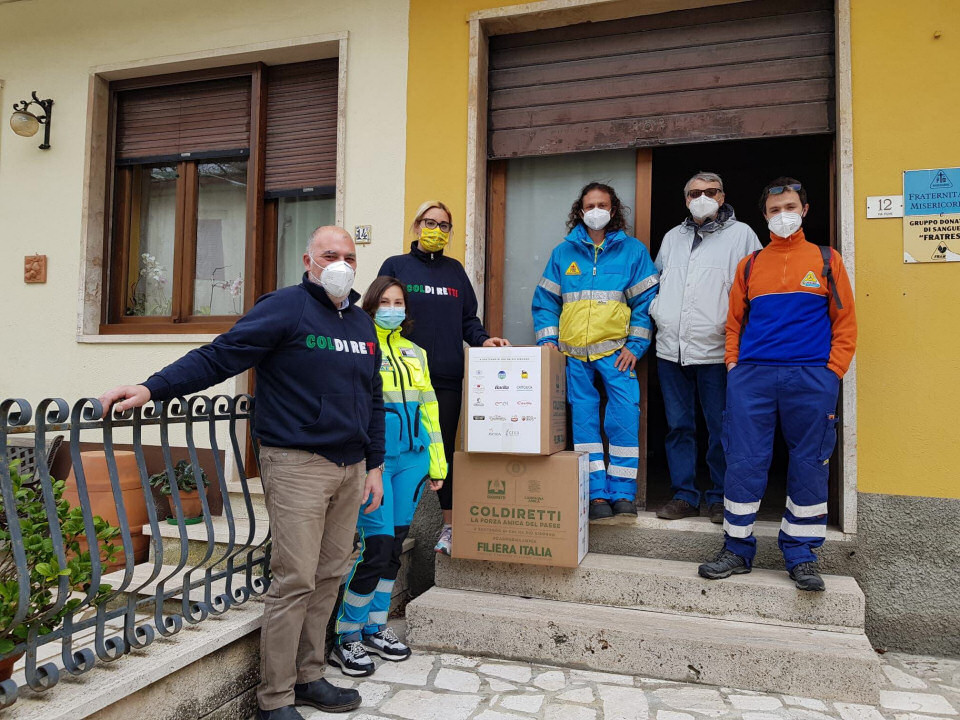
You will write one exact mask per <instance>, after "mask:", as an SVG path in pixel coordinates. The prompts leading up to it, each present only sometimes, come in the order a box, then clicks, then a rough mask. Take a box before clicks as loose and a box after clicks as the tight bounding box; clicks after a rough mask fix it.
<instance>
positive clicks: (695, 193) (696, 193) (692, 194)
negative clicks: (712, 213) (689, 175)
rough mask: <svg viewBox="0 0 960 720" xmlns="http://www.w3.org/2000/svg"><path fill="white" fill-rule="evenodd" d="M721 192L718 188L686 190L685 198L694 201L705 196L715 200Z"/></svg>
mask: <svg viewBox="0 0 960 720" xmlns="http://www.w3.org/2000/svg"><path fill="white" fill-rule="evenodd" d="M722 192H723V190H721V189H720V188H707V189H706V190H687V197H688V198H690V199H691V200H694V199H696V198H698V197H700V196H701V195H706V196H707V197H708V198H715V197H716V196H717V195H719V194H720V193H722Z"/></svg>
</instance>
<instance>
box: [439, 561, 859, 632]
mask: <svg viewBox="0 0 960 720" xmlns="http://www.w3.org/2000/svg"><path fill="white" fill-rule="evenodd" d="M824 581H825V582H826V586H827V589H826V591H825V592H822V593H812V592H802V591H800V590H797V588H796V586H795V585H794V583H793V581H792V580H790V578H789V577H788V576H787V574H786V573H785V572H784V571H782V570H780V571H775V570H762V569H755V570H753V572H751V573H749V574H747V575H734V576H732V577H730V578H728V579H726V580H719V581H718V580H705V579H704V578H702V577H700V576H699V575H697V564H696V563H689V562H680V561H677V560H657V559H650V558H637V557H624V556H617V555H604V554H600V553H589V554H588V555H587V556H586V557H585V558H584V560H583V562H582V563H581V564H580V567H579V568H557V567H537V568H536V569H535V570H532V569H531V568H530V566H529V565H519V564H509V563H495V562H487V561H483V560H456V559H453V558H448V557H445V556H438V558H437V565H436V584H437V586H438V587H444V588H450V589H455V590H475V591H479V592H488V593H502V594H504V595H516V596H523V597H537V598H542V599H546V600H562V601H565V602H572V603H586V604H591V605H607V606H611V607H622V608H632V609H635V610H653V611H656V612H665V613H672V614H682V615H699V616H702V617H713V618H720V619H724V620H739V621H742V622H757V623H764V624H768V625H769V624H772V625H790V626H793V627H813V628H817V629H821V630H832V631H836V632H851V633H862V632H863V625H864V597H863V591H862V590H861V589H860V586H859V585H857V582H856V580H854V579H853V578H851V577H845V576H840V575H827V576H824Z"/></svg>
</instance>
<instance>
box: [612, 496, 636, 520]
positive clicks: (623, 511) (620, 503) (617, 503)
mask: <svg viewBox="0 0 960 720" xmlns="http://www.w3.org/2000/svg"><path fill="white" fill-rule="evenodd" d="M613 514H614V515H617V516H620V515H623V516H625V517H626V518H635V517H636V516H637V504H636V503H635V502H634V501H633V500H627V499H626V498H622V499H620V500H614V501H613Z"/></svg>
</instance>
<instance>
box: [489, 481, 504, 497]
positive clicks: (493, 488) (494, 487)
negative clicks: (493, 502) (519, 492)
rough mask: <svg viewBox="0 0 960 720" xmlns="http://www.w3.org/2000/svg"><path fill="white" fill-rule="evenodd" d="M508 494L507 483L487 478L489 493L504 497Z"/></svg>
mask: <svg viewBox="0 0 960 720" xmlns="http://www.w3.org/2000/svg"><path fill="white" fill-rule="evenodd" d="M506 494H507V483H505V482H504V481H503V480H499V479H496V480H487V495H496V496H499V497H503V496H505V495H506Z"/></svg>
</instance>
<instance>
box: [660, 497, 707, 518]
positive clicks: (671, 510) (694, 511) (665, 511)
mask: <svg viewBox="0 0 960 720" xmlns="http://www.w3.org/2000/svg"><path fill="white" fill-rule="evenodd" d="M699 514H700V508H697V507H694V506H693V505H691V504H690V503H688V502H687V501H686V500H681V499H680V498H674V499H673V500H671V501H670V502H668V503H667V504H666V505H664V506H663V507H662V508H660V509H659V510H657V517H658V518H663V519H664V520H679V519H680V518H686V517H696V516H697V515H699Z"/></svg>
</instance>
